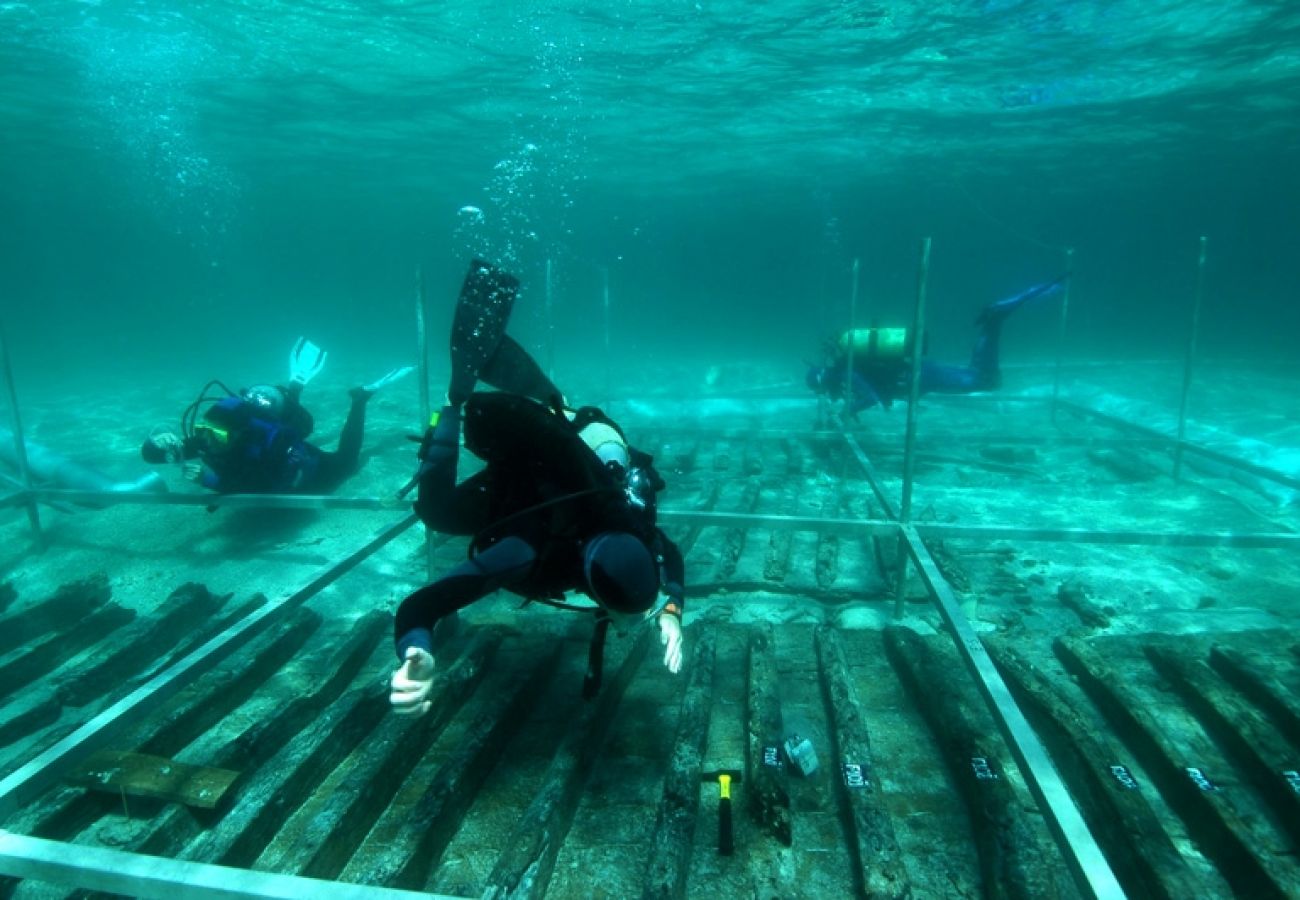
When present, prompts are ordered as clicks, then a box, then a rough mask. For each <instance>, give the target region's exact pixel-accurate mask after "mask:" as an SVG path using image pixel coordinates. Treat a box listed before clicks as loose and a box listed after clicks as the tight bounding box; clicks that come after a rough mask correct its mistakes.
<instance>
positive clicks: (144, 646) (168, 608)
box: [58, 583, 225, 706]
mask: <svg viewBox="0 0 1300 900" xmlns="http://www.w3.org/2000/svg"><path fill="white" fill-rule="evenodd" d="M224 602H225V598H223V597H218V596H216V595H215V594H212V593H210V592H209V591H208V590H207V588H205V587H203V585H201V584H192V583H191V584H185V585H182V586H181V587H179V588H177V589H176V590H175V591H172V593H171V596H169V597H168V598H167V600H166V602H164V604H163V605H162V607H161V608H160V610H159V612H161V615H160V616H159V617H157V618H150V619H148V620H146V621H143V622H137V623H135V624H134V625H133V626H132V628H131V630H130V631H128V632H127V633H125V634H121V635H116V636H114V643H115V644H116V645H117V650H116V652H114V653H111V654H110V655H108V656H107V657H105V658H104V659H102V660H100V661H99V662H98V663H96V664H95V665H93V666H90V667H88V668H85V669H81V670H80V671H78V672H76V673H74V674H73V675H72V676H71V677H69V678H67V679H65V680H64V681H63V682H62V683H60V684H59V688H58V691H59V699H60V700H61V701H62V702H63V703H65V704H66V705H68V706H85V705H86V704H87V703H90V702H91V701H92V700H98V699H99V698H100V697H102V696H104V695H105V694H108V693H112V692H113V691H119V692H120V691H122V689H123V688H125V687H126V685H127V683H128V681H129V679H130V678H131V677H132V676H133V675H137V674H139V673H140V672H141V671H142V670H144V669H145V668H147V667H148V665H149V662H150V661H151V660H152V659H153V658H154V657H155V656H160V655H163V654H164V653H166V652H168V651H170V650H171V649H172V648H173V647H175V646H176V644H177V643H178V642H179V641H180V640H181V639H183V638H184V637H186V636H188V635H189V634H190V633H191V632H192V631H193V630H194V627H195V624H196V623H199V622H207V621H209V620H210V619H211V618H212V617H213V615H215V614H216V612H217V610H218V609H220V608H221V606H222V604H223V603H224Z"/></svg>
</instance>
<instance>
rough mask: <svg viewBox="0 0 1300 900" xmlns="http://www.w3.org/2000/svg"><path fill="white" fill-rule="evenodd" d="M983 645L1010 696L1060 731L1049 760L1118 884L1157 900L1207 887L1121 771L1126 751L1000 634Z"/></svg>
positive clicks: (1204, 892) (1200, 892)
mask: <svg viewBox="0 0 1300 900" xmlns="http://www.w3.org/2000/svg"><path fill="white" fill-rule="evenodd" d="M985 645H986V646H987V647H988V650H989V653H990V654H991V655H992V656H993V658H994V660H995V661H996V662H997V665H998V668H999V669H1001V670H1002V673H1003V674H1004V675H1005V676H1006V677H1007V679H1008V680H1009V681H1010V682H1011V683H1012V684H1013V685H1014V687H1015V691H1016V694H1017V697H1018V699H1020V700H1021V702H1022V703H1024V704H1025V705H1026V706H1027V707H1028V708H1030V709H1032V710H1034V711H1036V712H1037V713H1038V714H1039V716H1040V717H1041V718H1042V719H1046V720H1047V723H1048V724H1049V725H1050V727H1051V728H1054V729H1056V730H1057V731H1058V732H1059V733H1060V735H1061V736H1063V738H1064V740H1061V741H1059V742H1056V743H1057V744H1058V747H1059V752H1057V753H1054V754H1053V761H1054V762H1055V763H1056V765H1057V768H1058V769H1060V771H1061V773H1062V775H1063V777H1064V778H1065V779H1066V780H1067V782H1068V783H1069V784H1070V786H1071V796H1073V797H1074V798H1075V800H1076V801H1078V802H1079V803H1080V804H1081V805H1082V806H1083V808H1084V810H1085V813H1086V815H1087V818H1088V820H1089V825H1090V826H1091V828H1092V832H1093V834H1095V835H1096V836H1097V838H1098V841H1099V842H1100V843H1101V844H1102V846H1103V847H1104V848H1105V851H1106V858H1107V859H1108V860H1110V861H1111V864H1112V865H1113V866H1114V867H1115V871H1116V874H1117V876H1118V877H1119V878H1120V879H1121V882H1122V883H1123V885H1124V889H1125V890H1126V891H1127V892H1128V893H1129V894H1130V895H1131V896H1134V897H1152V898H1164V900H1183V898H1187V897H1203V896H1209V895H1210V894H1212V893H1213V890H1212V888H1211V887H1210V885H1207V884H1205V883H1204V882H1203V881H1202V880H1201V879H1199V878H1198V877H1197V876H1196V875H1195V873H1193V872H1192V870H1191V868H1190V867H1189V866H1188V865H1187V861H1186V859H1184V858H1183V855H1182V854H1181V853H1180V852H1179V851H1178V848H1177V847H1175V846H1174V844H1173V841H1171V840H1170V839H1169V834H1168V833H1167V832H1166V831H1165V829H1164V826H1163V825H1161V823H1160V818H1159V816H1158V815H1157V814H1156V812H1155V811H1154V810H1153V809H1152V808H1151V804H1150V803H1149V802H1148V801H1147V794H1146V793H1145V792H1144V791H1143V790H1142V787H1141V786H1135V785H1136V781H1134V780H1132V778H1131V775H1130V776H1129V778H1128V779H1124V777H1123V776H1124V775H1127V774H1128V770H1127V767H1124V766H1123V764H1124V762H1125V760H1126V759H1127V751H1125V750H1123V749H1121V748H1119V747H1117V746H1115V744H1113V743H1112V742H1111V741H1110V740H1108V739H1107V738H1105V737H1104V736H1102V734H1100V733H1099V732H1098V729H1097V723H1096V722H1094V721H1092V720H1091V719H1089V718H1087V717H1085V716H1084V715H1082V714H1080V712H1079V710H1078V708H1077V704H1076V702H1074V701H1072V700H1071V699H1070V697H1069V696H1068V695H1067V694H1066V692H1065V690H1064V689H1063V688H1062V686H1061V685H1059V684H1058V683H1057V682H1056V680H1055V679H1054V678H1052V676H1050V675H1048V674H1047V673H1045V672H1044V671H1043V670H1042V669H1041V668H1039V667H1038V666H1036V665H1035V664H1033V663H1032V662H1029V661H1028V660H1026V659H1025V658H1024V657H1022V656H1021V655H1020V654H1019V653H1017V652H1016V651H1015V650H1013V649H1011V647H1010V646H1009V644H1008V642H1007V641H1006V640H1003V639H998V640H986V641H985ZM1112 767H1122V768H1121V769H1119V770H1118V771H1117V770H1116V769H1113V768H1112ZM1151 789H1152V788H1151V787H1150V786H1148V787H1147V791H1150V790H1151Z"/></svg>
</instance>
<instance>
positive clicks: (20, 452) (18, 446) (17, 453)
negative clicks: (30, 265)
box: [0, 324, 44, 544]
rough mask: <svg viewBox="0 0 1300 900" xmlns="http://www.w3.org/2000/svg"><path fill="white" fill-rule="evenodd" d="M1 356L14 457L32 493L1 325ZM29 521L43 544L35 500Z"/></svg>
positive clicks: (29, 504) (29, 509) (29, 505)
mask: <svg viewBox="0 0 1300 900" xmlns="http://www.w3.org/2000/svg"><path fill="white" fill-rule="evenodd" d="M0 355H3V357H4V379H5V392H6V393H7V394H8V395H9V409H10V411H11V413H12V415H13V420H14V457H15V459H17V460H18V476H19V478H21V479H22V485H23V488H24V489H25V490H28V491H30V490H31V489H32V487H33V482H32V470H31V467H30V466H29V465H28V464H27V441H26V440H25V439H24V437H23V417H22V415H21V414H20V413H19V412H18V389H17V388H15V387H14V370H13V364H12V363H11V362H10V361H9V337H8V335H7V334H6V333H5V329H4V325H3V324H0ZM27 521H28V522H29V523H31V526H32V537H34V538H35V539H36V542H37V544H40V543H42V542H43V541H44V535H43V534H42V533H41V513H40V510H39V509H37V507H36V501H35V500H28V501H27Z"/></svg>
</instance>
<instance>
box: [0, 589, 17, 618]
mask: <svg viewBox="0 0 1300 900" xmlns="http://www.w3.org/2000/svg"><path fill="white" fill-rule="evenodd" d="M17 599H18V589H17V588H15V587H14V584H13V582H12V581H6V582H5V583H4V584H0V613H2V612H4V611H5V610H7V609H8V608H9V607H10V606H11V605H12V604H13V602H14V601H15V600H17Z"/></svg>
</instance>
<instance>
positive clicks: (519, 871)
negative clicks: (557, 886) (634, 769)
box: [482, 631, 653, 900]
mask: <svg viewBox="0 0 1300 900" xmlns="http://www.w3.org/2000/svg"><path fill="white" fill-rule="evenodd" d="M652 638H653V635H651V634H650V632H648V631H647V632H644V633H642V635H641V637H640V638H639V639H638V640H637V641H636V643H634V644H633V645H632V647H631V648H630V649H629V650H628V655H627V658H626V659H624V660H623V665H622V666H621V667H620V668H619V670H618V674H617V675H616V676H615V677H614V678H613V679H610V680H608V681H606V683H605V686H604V687H603V688H602V689H601V692H600V694H599V695H597V697H596V699H595V700H593V701H591V702H589V703H587V704H586V706H585V708H584V709H583V711H582V712H581V713H580V714H579V715H578V716H577V717H576V719H575V720H574V721H573V723H572V724H571V725H570V728H569V732H568V734H567V736H566V737H565V739H564V741H563V743H561V744H560V747H559V749H558V750H557V751H556V753H555V758H554V759H553V760H552V761H551V765H550V768H549V769H548V770H547V773H546V781H545V783H544V784H543V786H542V789H541V790H540V791H538V793H537V796H535V797H534V798H533V801H532V802H531V803H530V804H529V805H528V808H527V809H526V810H525V811H524V814H523V816H522V817H521V818H520V821H519V824H518V825H517V826H516V828H515V830H514V832H513V833H512V834H511V836H510V838H509V840H508V841H507V842H506V846H505V848H504V849H503V850H502V853H501V856H500V857H499V858H498V859H497V863H496V866H495V867H494V868H493V870H492V873H491V875H489V876H488V881H487V887H486V889H485V890H484V892H483V895H482V900H501V898H505V897H511V898H541V897H542V896H543V895H544V894H545V893H546V887H547V884H548V883H549V882H550V880H551V871H552V869H553V868H554V866H555V858H556V856H557V855H558V854H559V852H560V845H561V844H562V843H563V842H564V838H565V835H566V834H568V831H569V826H570V825H571V824H572V822H573V813H574V810H575V809H576V808H577V805H578V799H579V797H580V795H581V793H582V787H583V785H584V784H585V783H586V780H587V776H588V775H589V774H590V772H591V767H592V765H593V763H594V762H595V760H596V757H597V755H598V753H599V751H600V747H601V744H602V743H603V742H604V739H605V734H606V732H607V731H608V730H609V724H610V721H611V720H612V719H613V717H614V714H615V712H616V711H617V709H618V704H619V702H620V701H621V700H622V698H623V694H624V692H625V691H626V690H627V686H628V685H629V684H630V683H631V682H632V678H633V677H634V676H635V675H636V672H637V669H638V668H639V667H640V665H641V662H642V660H644V659H645V656H646V653H647V652H648V650H649V647H650V641H651V639H652Z"/></svg>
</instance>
